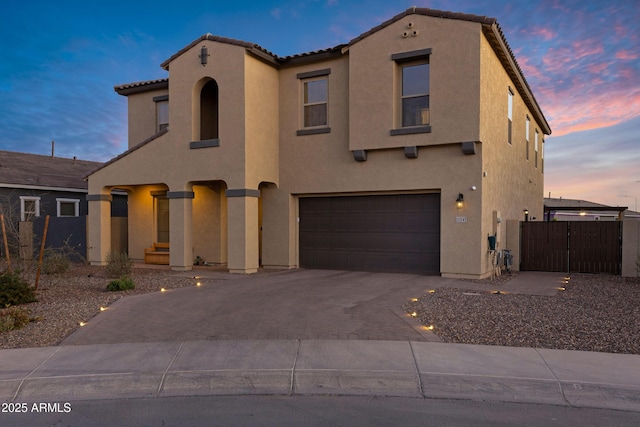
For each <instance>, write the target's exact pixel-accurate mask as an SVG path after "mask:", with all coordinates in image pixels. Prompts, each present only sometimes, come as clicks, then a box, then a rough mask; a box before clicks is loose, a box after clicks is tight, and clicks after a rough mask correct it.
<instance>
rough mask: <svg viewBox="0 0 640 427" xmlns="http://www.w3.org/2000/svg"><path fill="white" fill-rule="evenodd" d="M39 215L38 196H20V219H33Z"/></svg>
mask: <svg viewBox="0 0 640 427" xmlns="http://www.w3.org/2000/svg"><path fill="white" fill-rule="evenodd" d="M39 216H40V197H26V196H21V197H20V221H33V220H35V219H36V218H37V217H39Z"/></svg>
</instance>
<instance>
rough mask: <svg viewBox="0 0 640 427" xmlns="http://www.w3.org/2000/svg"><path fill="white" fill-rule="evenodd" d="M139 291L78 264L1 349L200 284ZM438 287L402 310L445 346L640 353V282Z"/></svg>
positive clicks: (42, 290)
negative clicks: (548, 289)
mask: <svg viewBox="0 0 640 427" xmlns="http://www.w3.org/2000/svg"><path fill="white" fill-rule="evenodd" d="M131 277H132V278H133V280H134V281H135V284H136V288H135V289H134V290H130V291H122V292H108V291H107V290H106V286H107V283H108V282H109V280H111V279H110V278H109V277H107V276H106V274H105V272H104V268H103V267H89V266H75V267H74V268H73V269H72V270H71V271H70V272H68V273H65V274H63V275H61V276H55V277H49V276H43V277H41V281H40V285H39V289H38V291H37V297H38V302H35V303H31V304H26V305H23V306H21V307H24V308H26V309H27V310H28V311H29V315H30V316H31V317H32V318H33V319H34V321H32V322H31V323H29V324H28V325H27V326H25V327H24V328H22V329H19V330H14V331H9V332H2V333H0V348H2V349H10V348H24V347H43V346H53V345H57V344H59V343H60V342H61V341H62V340H64V338H66V337H67V336H69V335H70V334H71V333H72V332H73V331H75V330H76V329H77V328H79V327H80V322H86V321H88V320H90V319H91V318H92V317H93V316H95V315H96V314H98V313H99V312H100V307H108V306H109V305H110V304H112V303H113V302H114V301H116V300H118V299H119V298H123V297H127V296H129V295H138V294H143V293H148V292H157V291H159V290H160V289H161V288H166V289H173V288H181V287H186V286H194V285H195V279H193V278H189V277H183V276H179V275H176V274H173V273H172V272H170V271H167V270H166V269H147V268H134V270H133V272H132V275H131ZM509 278H510V277H509V276H501V277H499V278H498V279H496V280H495V281H493V282H492V281H488V280H484V281H467V282H465V285H466V284H468V286H465V287H467V289H457V288H440V289H437V290H436V291H435V292H434V293H429V294H426V295H424V296H422V297H420V298H418V301H415V302H408V303H407V304H405V305H404V306H403V309H404V310H405V311H406V312H408V313H413V312H415V313H416V318H417V319H418V320H419V321H420V322H421V323H423V324H425V325H433V332H434V333H435V334H436V335H438V336H439V337H440V338H441V339H442V340H443V341H444V342H450V343H467V344H486V345H503V346H513V347H538V348H550V349H565V350H586V351H601V352H609V353H631V354H640V333H639V331H640V278H622V277H618V276H606V275H586V274H574V275H572V276H571V280H570V282H569V284H568V285H567V286H566V291H563V292H559V293H558V294H557V295H556V296H553V297H546V296H531V295H516V294H501V295H495V294H492V293H490V292H486V291H478V290H475V289H474V285H475V284H476V283H482V284H487V283H491V284H503V283H504V282H505V281H507V280H509Z"/></svg>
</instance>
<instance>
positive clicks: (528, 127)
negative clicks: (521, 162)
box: [524, 116, 531, 160]
mask: <svg viewBox="0 0 640 427" xmlns="http://www.w3.org/2000/svg"><path fill="white" fill-rule="evenodd" d="M530 127H531V119H530V118H529V116H527V121H526V122H525V130H524V137H525V141H526V144H525V150H526V151H525V153H524V156H525V158H526V159H527V160H529V129H530Z"/></svg>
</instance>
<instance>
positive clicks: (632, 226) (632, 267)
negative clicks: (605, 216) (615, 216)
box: [622, 219, 640, 277]
mask: <svg viewBox="0 0 640 427" xmlns="http://www.w3.org/2000/svg"><path fill="white" fill-rule="evenodd" d="M622 276H623V277H638V276H640V221H637V220H632V219H627V220H625V221H624V223H623V224H622Z"/></svg>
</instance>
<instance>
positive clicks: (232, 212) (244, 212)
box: [226, 189, 260, 274]
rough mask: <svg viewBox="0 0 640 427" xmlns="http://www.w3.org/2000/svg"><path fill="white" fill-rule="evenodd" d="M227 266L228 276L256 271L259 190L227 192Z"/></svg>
mask: <svg viewBox="0 0 640 427" xmlns="http://www.w3.org/2000/svg"><path fill="white" fill-rule="evenodd" d="M226 195H227V223H228V231H229V236H228V239H229V240H228V242H229V251H228V257H229V258H228V259H229V261H228V267H229V272H230V273H240V274H251V273H255V272H257V271H258V267H259V266H258V197H260V191H259V190H250V189H238V190H227V191H226Z"/></svg>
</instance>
